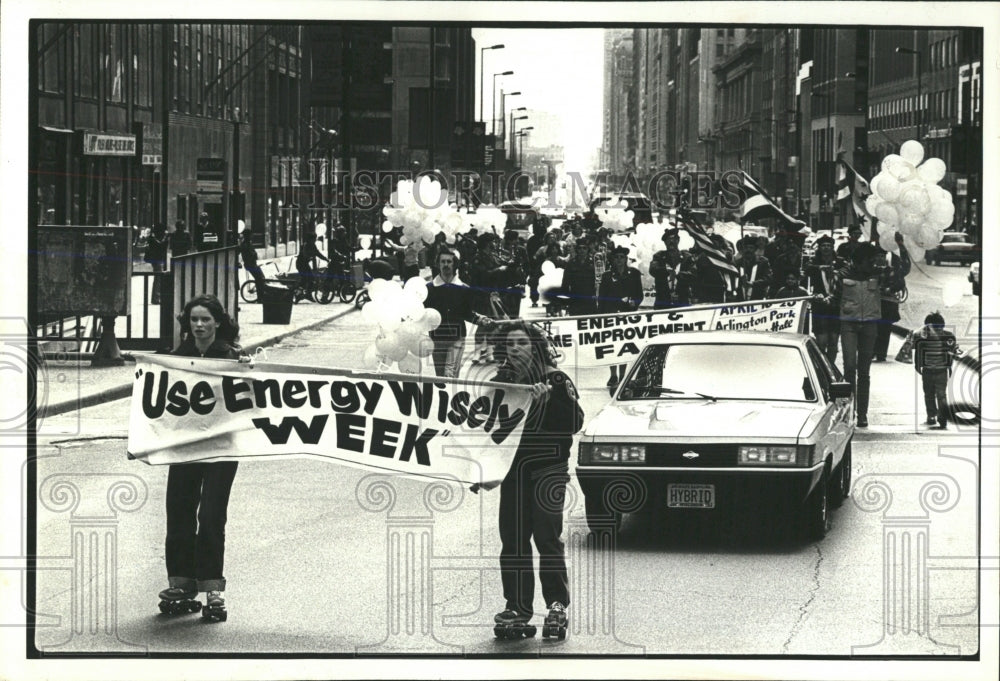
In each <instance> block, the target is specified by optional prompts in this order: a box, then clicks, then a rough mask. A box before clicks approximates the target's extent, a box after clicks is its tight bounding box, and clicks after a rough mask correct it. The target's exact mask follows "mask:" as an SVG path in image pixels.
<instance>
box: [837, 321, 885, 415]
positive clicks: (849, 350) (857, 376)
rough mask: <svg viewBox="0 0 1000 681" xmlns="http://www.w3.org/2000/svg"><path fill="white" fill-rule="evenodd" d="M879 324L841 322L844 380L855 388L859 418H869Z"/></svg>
mask: <svg viewBox="0 0 1000 681" xmlns="http://www.w3.org/2000/svg"><path fill="white" fill-rule="evenodd" d="M877 326H879V324H878V322H874V321H872V322H847V321H844V322H841V323H840V346H841V349H842V350H843V353H844V378H845V379H847V382H848V383H850V384H851V386H852V387H853V388H854V395H855V397H854V399H855V406H856V409H857V412H858V416H859V417H865V418H868V392H869V388H870V386H871V376H870V373H869V372H870V370H871V366H872V352H873V350H874V348H875V335H876V333H877V331H876V327H877Z"/></svg>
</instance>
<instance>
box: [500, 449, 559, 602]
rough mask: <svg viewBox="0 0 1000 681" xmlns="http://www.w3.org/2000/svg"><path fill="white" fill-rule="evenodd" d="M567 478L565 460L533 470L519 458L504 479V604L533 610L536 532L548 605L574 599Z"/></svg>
mask: <svg viewBox="0 0 1000 681" xmlns="http://www.w3.org/2000/svg"><path fill="white" fill-rule="evenodd" d="M567 482H569V473H568V472H567V466H566V464H565V463H563V464H558V465H555V466H553V467H551V468H546V469H542V470H533V469H531V468H528V469H525V467H524V466H523V465H521V464H520V462H519V461H515V462H514V465H513V466H512V467H511V470H510V472H509V473H508V474H507V477H506V478H505V479H504V481H503V483H502V484H501V485H500V542H501V549H500V581H501V582H502V584H503V596H504V598H505V599H506V601H507V604H506V606H505V607H507V608H509V609H512V610H516V611H517V612H519V613H522V614H524V615H531V614H532V613H533V612H534V606H533V603H534V600H535V571H534V567H533V559H532V552H531V540H532V537H534V540H535V547H536V548H537V549H538V555H539V568H538V579H539V581H540V582H541V583H542V597H543V598H544V599H545V604H546V606H550V605H551V604H552V603H553V602H554V601H559V602H560V603H562V604H563V605H569V576H568V574H567V572H566V556H565V545H564V544H563V541H562V538H561V535H562V525H563V504H564V503H565V500H566V483H567Z"/></svg>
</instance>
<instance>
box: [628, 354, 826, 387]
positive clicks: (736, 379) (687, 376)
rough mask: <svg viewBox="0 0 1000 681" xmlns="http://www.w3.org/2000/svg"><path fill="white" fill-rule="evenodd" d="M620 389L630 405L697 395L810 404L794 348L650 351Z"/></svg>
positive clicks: (799, 356) (804, 372) (803, 371)
mask: <svg viewBox="0 0 1000 681" xmlns="http://www.w3.org/2000/svg"><path fill="white" fill-rule="evenodd" d="M625 387H626V388H627V389H628V390H629V391H630V395H631V396H632V397H633V398H635V399H649V398H658V399H670V398H674V397H676V398H684V397H691V396H692V395H695V394H696V393H700V394H702V395H709V396H711V397H714V398H716V399H749V400H780V401H795V402H811V401H815V400H816V391H815V387H814V386H813V383H812V380H811V379H810V378H809V372H808V370H807V369H806V366H805V364H804V363H803V359H802V354H801V353H800V351H799V349H798V348H795V347H785V346H776V345H753V344H750V343H748V344H745V345H744V344H740V345H736V344H733V345H720V344H705V345H695V344H677V345H654V346H650V347H648V348H646V350H645V352H643V354H642V356H641V357H640V359H639V360H638V361H637V362H636V366H635V367H634V368H633V370H632V372H631V373H630V375H629V377H628V379H627V381H626V384H625Z"/></svg>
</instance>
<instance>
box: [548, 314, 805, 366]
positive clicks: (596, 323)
mask: <svg viewBox="0 0 1000 681" xmlns="http://www.w3.org/2000/svg"><path fill="white" fill-rule="evenodd" d="M808 301H809V298H786V299H782V300H752V301H747V302H745V303H726V304H719V305H698V306H692V307H680V308H674V309H670V310H639V311H636V312H624V313H618V314H607V315H592V316H586V317H552V318H546V319H545V320H543V321H540V322H538V323H539V324H541V325H542V326H543V327H545V329H546V330H547V332H548V334H549V337H550V338H551V339H552V342H553V344H554V345H555V346H556V347H558V348H559V349H561V350H562V352H563V353H564V354H565V359H564V360H563V362H564V363H565V364H566V365H567V366H577V367H593V366H611V365H615V364H626V363H628V362H631V361H632V360H633V359H635V358H636V357H637V356H638V355H639V352H640V351H641V350H642V349H643V348H644V347H645V346H646V344H647V343H648V342H649V341H650V340H651V339H653V338H656V337H657V336H662V335H663V334H667V333H682V332H686V331H787V332H791V333H802V332H803V331H804V330H805V322H806V317H807V315H806V303H807V302H808Z"/></svg>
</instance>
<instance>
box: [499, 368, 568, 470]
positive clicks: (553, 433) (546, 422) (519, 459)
mask: <svg viewBox="0 0 1000 681" xmlns="http://www.w3.org/2000/svg"><path fill="white" fill-rule="evenodd" d="M493 380H494V381H498V382H501V383H510V382H511V381H512V379H511V378H510V372H509V370H508V369H507V368H505V367H501V369H500V371H499V372H498V373H497V375H496V376H495V377H494V378H493ZM545 382H546V383H547V384H548V385H549V386H551V388H552V389H551V390H550V391H549V392H548V393H547V394H546V395H545V396H543V397H541V398H538V399H535V400H533V401H532V403H531V406H530V407H529V408H528V415H527V417H526V418H525V421H524V430H523V432H522V434H521V442H520V443H519V444H518V447H517V453H516V454H515V455H514V462H513V463H512V464H511V470H512V471H513V470H517V469H518V468H519V467H522V466H523V467H525V468H531V469H540V468H545V467H546V466H551V465H553V464H554V463H560V462H565V461H567V460H568V459H569V456H570V450H571V449H572V446H573V435H574V434H575V433H577V432H579V431H580V429H581V428H582V427H583V419H584V413H583V409H582V408H581V407H580V404H579V400H580V395H579V393H578V392H577V390H576V386H574V385H573V381H572V380H570V378H569V376H567V375H566V374H565V373H563V372H562V371H559V370H558V369H556V368H554V367H550V368H549V369H548V370H547V373H546V376H545Z"/></svg>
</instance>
